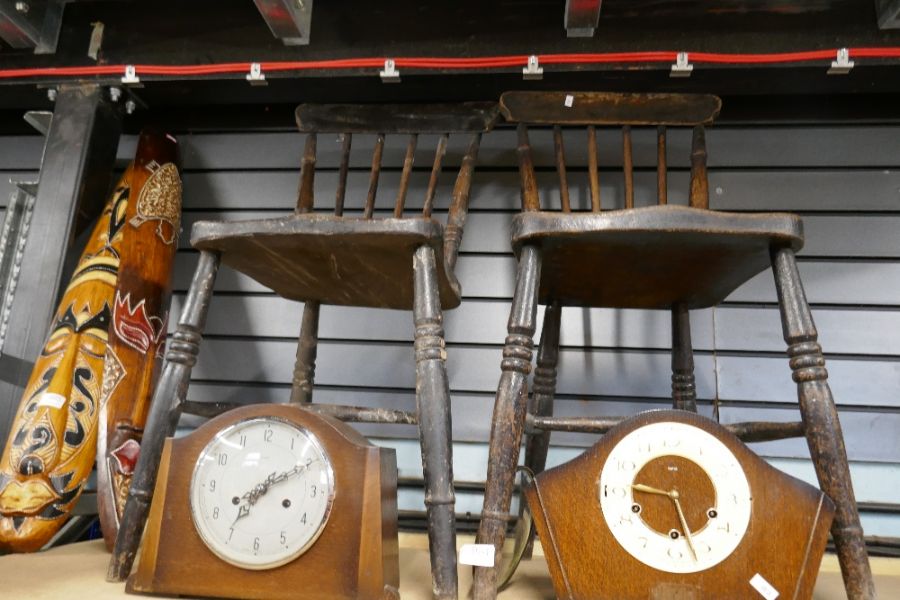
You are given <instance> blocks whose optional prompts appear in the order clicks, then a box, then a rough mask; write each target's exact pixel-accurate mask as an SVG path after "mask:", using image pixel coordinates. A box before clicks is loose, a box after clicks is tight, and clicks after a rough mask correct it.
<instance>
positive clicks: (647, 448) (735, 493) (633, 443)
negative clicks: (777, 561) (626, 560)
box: [598, 422, 753, 573]
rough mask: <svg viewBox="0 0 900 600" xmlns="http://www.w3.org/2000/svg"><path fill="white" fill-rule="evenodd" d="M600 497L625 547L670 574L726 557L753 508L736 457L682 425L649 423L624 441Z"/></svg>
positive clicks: (612, 457)
mask: <svg viewBox="0 0 900 600" xmlns="http://www.w3.org/2000/svg"><path fill="white" fill-rule="evenodd" d="M598 494H599V501H600V508H601V511H602V513H603V518H604V519H605V520H606V524H607V526H608V527H609V530H610V531H611V532H612V534H613V537H614V538H615V539H616V541H617V542H618V543H619V544H620V545H621V546H622V548H624V549H625V550H626V551H627V552H628V553H629V554H631V555H632V556H633V557H634V558H636V559H637V560H639V561H641V562H642V563H644V564H645V565H647V566H650V567H653V568H654V569H659V570H660V571H666V572H669V573H695V572H698V571H704V570H706V569H709V568H710V567H713V566H715V565H717V564H719V563H720V562H722V561H723V560H725V559H726V558H728V556H729V555H730V554H731V553H732V552H734V550H735V549H736V548H737V547H738V545H739V544H740V543H741V539H742V538H743V537H744V534H745V533H746V531H747V527H748V525H749V523H750V514H751V511H752V505H753V499H752V496H751V492H750V486H749V484H748V483H747V477H746V475H745V474H744V470H743V468H742V467H741V464H740V463H739V462H738V460H737V459H736V458H735V456H734V454H732V452H731V451H730V450H729V449H728V448H727V447H726V446H725V444H723V443H722V442H721V441H719V440H718V439H717V438H716V437H715V436H713V435H711V434H709V433H707V432H706V431H704V430H702V429H700V428H698V427H694V426H693V425H688V424H686V423H680V422H659V423H652V424H650V425H646V426H644V427H640V428H638V429H636V430H634V431H632V432H631V433H629V434H627V435H626V436H625V437H623V438H622V439H621V440H620V441H619V443H618V444H616V446H615V447H614V448H613V450H612V452H611V453H610V454H609V456H608V458H607V460H606V462H605V463H604V465H603V469H602V470H601V471H600V478H599V481H598Z"/></svg>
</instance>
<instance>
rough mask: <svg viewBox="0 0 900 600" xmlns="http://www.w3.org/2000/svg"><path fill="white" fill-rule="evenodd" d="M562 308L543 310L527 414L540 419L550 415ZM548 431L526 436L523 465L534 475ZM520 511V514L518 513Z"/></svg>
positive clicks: (544, 453) (540, 467)
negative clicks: (539, 340)
mask: <svg viewBox="0 0 900 600" xmlns="http://www.w3.org/2000/svg"><path fill="white" fill-rule="evenodd" d="M561 313H562V308H561V307H560V305H559V304H551V305H550V306H548V307H547V309H546V310H545V311H544V326H543V329H542V330H541V342H540V345H539V346H538V356H537V367H536V368H535V369H534V380H533V381H532V386H531V403H530V404H531V405H530V406H529V409H528V412H529V413H531V414H534V415H538V416H541V417H552V416H553V397H554V395H555V394H556V365H557V363H558V362H559V326H560V316H561ZM549 448H550V432H549V431H541V432H540V433H533V434H530V435H528V436H527V438H526V442H525V466H526V467H528V468H529V469H531V470H532V471H533V472H534V473H535V475H536V474H538V473H540V472H541V471H543V470H544V467H545V466H546V464H547V450H548V449H549ZM520 512H521V511H520Z"/></svg>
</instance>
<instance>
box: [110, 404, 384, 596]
mask: <svg viewBox="0 0 900 600" xmlns="http://www.w3.org/2000/svg"><path fill="white" fill-rule="evenodd" d="M159 469H160V470H159V476H158V478H157V484H156V491H155V493H154V496H153V505H152V507H151V509H150V516H149V519H148V521H147V527H146V530H145V533H144V540H143V545H142V547H141V555H140V562H139V564H138V567H137V570H136V571H135V573H134V575H132V577H131V578H130V579H129V580H128V584H127V587H126V590H127V591H128V592H146V593H153V594H176V595H188V596H209V597H217V598H310V599H313V598H329V599H331V598H335V599H337V598H347V599H349V598H354V599H355V598H367V599H375V598H379V599H381V598H397V597H399V595H398V586H399V561H398V558H399V557H398V551H399V550H398V541H397V457H396V455H395V453H394V451H393V450H391V449H385V448H379V447H377V446H374V445H372V444H371V443H369V442H368V441H367V440H366V439H365V438H363V437H362V436H361V435H359V434H358V433H356V431H354V430H353V429H352V428H351V427H349V426H348V425H345V424H344V423H341V422H340V421H337V420H334V419H332V418H330V417H327V416H323V415H317V414H314V413H312V412H310V411H307V410H304V409H302V408H299V407H297V406H290V405H274V404H257V405H253V406H247V407H243V408H238V409H235V410H232V411H230V412H228V413H225V414H223V415H221V416H219V417H217V418H215V419H212V420H210V421H208V422H207V423H205V424H203V425H202V426H201V427H199V428H198V429H197V430H196V431H194V432H193V433H191V434H189V435H187V436H185V437H183V438H177V439H173V438H169V439H167V440H166V444H165V447H164V449H163V454H162V459H161V463H160V468H159Z"/></svg>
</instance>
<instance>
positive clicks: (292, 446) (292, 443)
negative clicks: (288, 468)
mask: <svg viewBox="0 0 900 600" xmlns="http://www.w3.org/2000/svg"><path fill="white" fill-rule="evenodd" d="M295 439H296V438H291V450H293V449H294V440H295Z"/></svg>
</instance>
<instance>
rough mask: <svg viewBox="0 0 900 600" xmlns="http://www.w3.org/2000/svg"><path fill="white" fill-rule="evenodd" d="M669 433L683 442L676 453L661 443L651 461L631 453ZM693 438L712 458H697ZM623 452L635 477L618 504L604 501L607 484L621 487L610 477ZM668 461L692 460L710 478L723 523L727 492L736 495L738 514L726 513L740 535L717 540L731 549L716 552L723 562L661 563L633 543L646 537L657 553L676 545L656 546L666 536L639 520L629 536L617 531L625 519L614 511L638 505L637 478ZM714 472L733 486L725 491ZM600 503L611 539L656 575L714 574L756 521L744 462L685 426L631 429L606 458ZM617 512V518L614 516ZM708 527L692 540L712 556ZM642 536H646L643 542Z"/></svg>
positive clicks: (712, 438) (651, 425)
mask: <svg viewBox="0 0 900 600" xmlns="http://www.w3.org/2000/svg"><path fill="white" fill-rule="evenodd" d="M667 433H673V434H674V435H675V437H676V438H678V439H679V444H678V445H676V446H674V447H667V446H666V445H665V443H664V442H662V441H661V442H660V446H659V447H658V448H656V449H654V450H652V451H650V452H649V453H648V454H647V456H646V457H636V456H634V454H633V451H632V449H629V448H627V446H628V445H629V444H630V445H632V446H635V447H637V446H638V445H640V444H641V443H642V442H643V441H645V440H646V439H647V438H648V437H650V438H653V437H654V436H662V435H664V434H667ZM691 436H697V440H702V443H703V445H705V446H707V447H710V446H711V448H707V449H709V450H712V452H711V453H710V454H709V456H708V457H707V458H705V459H701V458H700V457H701V456H706V455H705V454H701V452H698V451H697V449H696V448H694V447H693V446H692V445H691V444H690V442H691V441H697V440H691V439H689V438H690V437H691ZM684 440H687V441H688V444H683V443H682V441H684ZM698 443H699V442H698ZM694 445H696V444H694ZM623 448H625V450H624V452H625V455H626V457H627V458H629V459H630V462H633V464H634V465H635V468H634V469H633V470H631V473H630V475H628V476H623V477H625V478H627V479H628V480H629V487H628V489H627V491H626V493H625V496H623V497H622V498H621V499H619V500H616V499H615V498H604V496H603V489H604V482H606V484H610V483H611V478H612V483H614V484H620V483H622V481H620V480H618V479H616V478H615V476H614V475H611V474H610V473H612V468H611V465H612V464H613V462H614V461H615V460H619V459H621V458H622V456H620V454H621V453H622V452H623ZM688 448H690V450H688ZM723 453H724V456H723ZM664 456H677V457H680V458H683V459H685V460H688V461H690V462H692V463H693V464H695V465H696V466H697V467H698V468H700V469H701V470H702V471H703V472H704V473H705V474H706V476H707V477H708V478H709V480H710V482H711V483H712V485H713V489H714V492H715V494H716V506H715V507H713V508H715V509H716V510H717V512H718V513H719V517H723V513H722V510H723V507H722V506H721V503H722V497H723V491H727V492H728V493H732V494H734V495H735V499H736V509H737V512H736V513H728V512H726V513H724V515H726V516H729V517H730V518H737V521H728V522H729V523H731V524H735V525H737V529H738V530H739V533H735V534H731V535H729V536H727V537H726V536H722V535H718V536H717V537H719V538H723V540H724V542H726V543H727V546H725V547H726V548H728V551H727V552H725V553H724V554H723V553H722V552H723V551H722V550H717V552H716V555H717V556H718V558H717V559H716V560H715V561H713V562H710V561H706V562H699V561H695V562H699V564H696V565H694V564H691V563H690V562H687V561H685V562H684V563H683V564H681V563H679V562H677V561H674V559H673V560H667V559H665V558H662V557H661V556H657V555H656V554H653V553H652V552H653V549H654V548H650V549H649V550H647V552H640V551H639V550H638V548H637V545H636V544H635V543H633V542H634V541H635V540H634V539H633V538H637V539H640V538H641V537H646V538H647V539H648V540H649V541H650V542H651V544H652V546H653V547H657V546H658V547H659V548H663V547H666V546H671V542H668V540H664V541H665V542H666V543H665V544H663V543H661V542H660V543H656V542H659V540H658V539H657V538H665V537H667V536H665V534H663V533H661V532H658V531H656V530H654V529H653V528H651V527H650V526H649V525H647V524H646V523H645V522H644V521H643V519H642V518H641V517H640V516H638V517H637V520H636V521H635V522H634V523H635V524H634V525H632V526H631V527H630V528H629V530H628V532H627V533H626V532H625V531H623V529H622V528H619V527H616V525H615V523H614V521H615V519H616V518H621V512H622V510H619V511H613V510H612V509H613V507H617V508H619V509H621V508H622V507H623V506H629V507H630V506H632V505H634V504H635V503H638V499H636V498H635V497H634V490H633V489H630V485H631V484H633V483H634V477H635V476H636V475H637V474H638V473H639V472H640V471H641V469H642V468H643V467H644V466H646V465H647V464H649V463H650V462H651V461H654V460H657V459H660V458H662V457H664ZM715 466H718V467H721V469H722V470H725V469H727V470H728V473H727V477H729V478H730V480H729V481H728V482H727V483H728V484H729V485H728V486H727V488H723V485H722V483H723V481H722V478H721V477H722V476H721V475H719V476H717V472H714V471H716V469H715V468H714V467H715ZM619 479H622V478H619ZM682 499H683V497H682ZM738 499H740V501H738ZM597 500H598V504H599V507H600V512H601V514H602V515H603V520H604V522H605V524H606V526H607V529H608V530H609V532H610V534H611V536H612V538H613V539H614V540H615V541H616V543H618V544H619V546H620V547H621V548H622V549H623V550H625V551H626V552H627V553H628V554H629V555H630V556H632V557H633V558H634V559H635V560H638V561H640V562H641V563H643V564H644V565H646V566H648V567H650V568H652V569H656V570H658V571H662V572H665V573H672V574H687V573H699V572H702V571H706V570H708V569H711V568H713V567H715V566H716V565H718V564H720V563H722V562H723V561H724V560H726V559H727V558H728V557H729V556H731V555H732V554H733V553H734V552H735V550H737V548H739V547H740V545H741V543H742V540H743V538H744V536H745V535H746V534H747V530H748V529H749V526H750V522H751V520H752V517H753V490H752V488H751V486H750V481H749V479H748V477H747V473H746V472H745V469H744V466H743V465H742V464H741V461H740V460H738V458H737V456H735V454H734V452H732V451H731V449H730V448H729V447H728V446H727V445H726V444H724V443H723V442H722V440H721V439H719V437H717V436H716V435H713V434H712V433H711V432H709V431H707V430H705V429H703V428H700V427H697V426H696V425H694V424H691V423H685V422H683V421H656V422H653V423H648V424H645V425H642V426H640V427H637V428H635V429H632V430H631V431H629V432H628V433H626V434H625V435H623V436H622V437H621V438H620V439H618V440H617V441H616V442H615V444H614V445H613V446H612V448H611V449H610V450H609V454H608V455H607V456H606V460H605V461H604V463H603V465H602V467H601V468H600V471H599V473H598V475H597ZM620 505H621V506H620ZM673 509H674V506H673ZM613 512H614V513H615V514H613ZM629 516H630V515H629ZM709 526H710V521H708V522H707V523H706V524H705V525H704V526H703V527H701V528H700V529H697V530H695V531H693V532H692V535H693V539H694V540H695V542H698V543H704V544H706V545H707V546H710V549H711V550H712V545H711V544H710V541H712V540H706V539H705V538H707V537H710V535H711V533H709V532H713V533H712V535H715V531H716V530H707V527H709ZM708 531H709V532H708ZM640 534H644V535H643V536H641V535H640ZM723 540H719V541H723ZM651 544H645V546H644V548H647V547H649V546H650V545H651ZM678 545H679V546H681V545H685V546H686V545H687V540H686V539H685V538H684V536H683V534H682V537H681V541H680V542H679V543H678ZM679 551H681V550H679ZM682 555H683V556H684V555H688V552H687V551H683V552H682Z"/></svg>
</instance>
